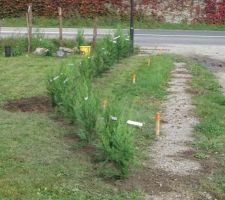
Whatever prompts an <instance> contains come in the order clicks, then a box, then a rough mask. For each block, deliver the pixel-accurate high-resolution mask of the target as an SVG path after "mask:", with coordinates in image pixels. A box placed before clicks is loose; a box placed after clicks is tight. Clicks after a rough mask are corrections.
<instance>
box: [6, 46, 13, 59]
mask: <svg viewBox="0 0 225 200" xmlns="http://www.w3.org/2000/svg"><path fill="white" fill-rule="evenodd" d="M11 56H12V48H11V46H5V57H11Z"/></svg>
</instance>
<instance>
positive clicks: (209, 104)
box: [191, 64, 225, 199]
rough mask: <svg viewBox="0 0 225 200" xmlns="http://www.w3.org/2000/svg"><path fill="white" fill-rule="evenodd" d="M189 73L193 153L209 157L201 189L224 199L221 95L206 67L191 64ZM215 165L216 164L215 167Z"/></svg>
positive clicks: (224, 124) (224, 125) (224, 131)
mask: <svg viewBox="0 0 225 200" xmlns="http://www.w3.org/2000/svg"><path fill="white" fill-rule="evenodd" d="M191 72H192V74H193V77H194V78H193V81H192V92H193V93H194V97H193V102H194V104H195V106H196V115H197V117H199V118H200V123H199V124H198V125H197V126H196V128H195V132H196V137H197V139H196V142H195V146H196V148H197V149H198V154H197V155H196V157H197V158H199V159H209V160H210V164H211V165H212V168H213V169H212V170H213V172H212V173H211V174H210V175H209V176H208V177H207V178H206V179H203V181H202V185H203V187H204V191H208V192H211V193H212V194H215V196H216V197H217V198H218V199H225V109H224V106H225V96H224V95H223V94H222V91H221V88H220V86H219V84H218V82H217V81H216V79H215V77H214V76H213V75H212V73H210V72H209V71H208V70H207V69H206V68H204V67H202V66H199V65H197V64H192V65H191ZM215 166H216V167H215Z"/></svg>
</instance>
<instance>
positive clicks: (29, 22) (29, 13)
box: [26, 3, 33, 53]
mask: <svg viewBox="0 0 225 200" xmlns="http://www.w3.org/2000/svg"><path fill="white" fill-rule="evenodd" d="M26 17H27V32H28V34H27V39H28V49H27V50H28V53H30V52H31V43H32V18H33V16H32V4H31V3H30V4H28V11H27V14H26Z"/></svg>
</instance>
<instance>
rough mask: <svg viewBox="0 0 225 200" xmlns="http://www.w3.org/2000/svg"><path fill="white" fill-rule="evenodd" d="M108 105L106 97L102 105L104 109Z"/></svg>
mask: <svg viewBox="0 0 225 200" xmlns="http://www.w3.org/2000/svg"><path fill="white" fill-rule="evenodd" d="M107 105H108V101H107V100H106V99H105V100H103V102H102V107H103V109H104V110H105V109H106V108H107Z"/></svg>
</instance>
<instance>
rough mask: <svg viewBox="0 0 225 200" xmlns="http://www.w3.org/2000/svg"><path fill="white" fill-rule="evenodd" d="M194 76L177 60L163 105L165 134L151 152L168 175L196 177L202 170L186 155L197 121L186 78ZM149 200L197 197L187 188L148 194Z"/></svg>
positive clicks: (156, 166)
mask: <svg viewBox="0 0 225 200" xmlns="http://www.w3.org/2000/svg"><path fill="white" fill-rule="evenodd" d="M191 78H192V77H191V75H190V74H189V72H188V70H187V69H186V64H185V63H175V69H174V70H173V72H172V78H171V81H170V82H169V89H168V93H169V94H168V96H167V100H166V101H165V104H164V105H163V112H162V118H163V122H164V123H163V124H162V127H161V129H162V130H161V132H162V136H161V137H160V139H159V140H157V142H156V143H155V144H154V145H153V148H152V151H151V155H152V158H153V161H154V167H155V168H156V169H161V170H164V171H166V172H167V173H168V174H174V175H179V176H193V175H195V174H198V172H199V171H200V169H201V166H200V164H199V163H198V162H197V161H194V160H190V159H188V158H185V156H184V155H185V153H187V152H191V151H192V148H191V146H190V143H191V142H192V141H193V138H192V132H193V126H194V125H195V124H196V123H197V121H196V119H194V118H193V117H192V116H191V112H192V109H193V107H192V105H191V95H190V94H189V93H188V92H187V89H188V84H187V81H188V80H190V79H191ZM146 199H148V200H151V199H152V200H164V199H165V200H176V199H184V200H189V199H191V200H192V199H193V200H194V199H195V198H194V197H193V194H192V193H191V192H188V187H187V189H186V188H182V189H177V190H176V191H175V192H170V193H161V194H157V195H156V196H148V197H146Z"/></svg>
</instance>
